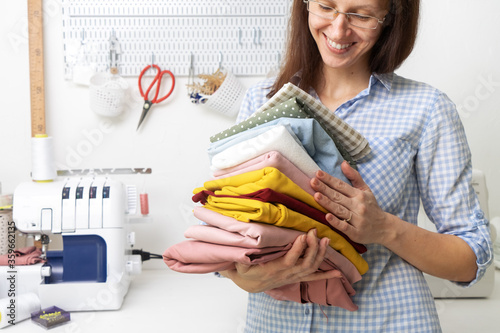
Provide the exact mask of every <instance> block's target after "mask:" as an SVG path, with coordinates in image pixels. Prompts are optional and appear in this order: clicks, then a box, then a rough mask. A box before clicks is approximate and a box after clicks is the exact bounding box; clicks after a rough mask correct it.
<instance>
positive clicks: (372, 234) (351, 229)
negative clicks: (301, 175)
mask: <svg viewBox="0 0 500 333" xmlns="http://www.w3.org/2000/svg"><path fill="white" fill-rule="evenodd" d="M341 168H342V172H343V173H344V175H345V176H346V177H347V179H349V180H350V181H351V183H352V186H351V185H349V184H347V183H345V182H343V181H341V180H340V179H338V178H335V177H333V176H331V175H329V174H327V173H326V172H323V171H318V172H317V173H316V177H315V178H313V179H312V180H311V186H312V188H313V189H314V190H315V191H317V193H316V194H315V195H314V198H315V199H316V201H317V202H318V203H319V204H320V205H321V206H323V207H324V208H325V209H327V210H328V211H329V212H330V213H328V214H327V215H326V219H327V221H328V222H329V223H330V224H331V225H332V227H334V228H336V229H338V230H340V231H342V232H343V233H345V234H346V235H347V236H348V237H349V238H350V239H352V240H353V241H355V242H358V243H362V244H371V243H378V244H384V242H385V240H386V239H387V238H388V237H389V232H390V230H391V228H389V223H390V220H391V215H389V214H387V213H385V212H384V211H383V210H382V209H381V208H380V206H379V205H378V203H377V200H376V199H375V196H374V195H373V193H372V192H371V190H370V188H369V187H368V185H366V183H365V182H364V181H363V179H362V178H361V175H360V174H359V173H358V172H357V171H356V170H354V169H353V168H352V167H351V166H350V165H349V163H347V162H343V163H342V166H341Z"/></svg>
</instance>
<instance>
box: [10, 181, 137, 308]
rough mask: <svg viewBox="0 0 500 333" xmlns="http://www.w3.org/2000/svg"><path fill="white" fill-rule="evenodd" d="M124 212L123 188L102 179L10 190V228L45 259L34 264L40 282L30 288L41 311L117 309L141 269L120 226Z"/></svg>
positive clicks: (123, 224) (130, 235)
mask: <svg viewBox="0 0 500 333" xmlns="http://www.w3.org/2000/svg"><path fill="white" fill-rule="evenodd" d="M126 214H127V192H126V190H125V186H124V185H123V184H122V183H121V182H119V181H115V180H112V179H109V178H107V177H83V178H80V177H74V178H67V179H65V180H57V181H54V182H48V183H37V182H27V183H22V184H20V185H19V186H18V187H17V188H16V190H15V192H14V210H13V220H14V222H15V224H16V227H17V229H19V230H20V231H22V232H24V233H26V234H28V235H33V236H34V237H35V238H36V239H39V240H40V241H41V243H42V256H43V257H46V259H47V262H46V263H45V264H44V265H42V264H38V265H39V266H40V275H41V277H42V278H41V283H40V284H39V285H38V286H36V287H37V289H36V290H34V292H35V293H38V295H39V298H40V302H41V306H42V308H44V307H49V306H53V305H55V306H58V307H60V308H62V309H64V310H66V311H95V310H114V309H119V308H120V307H121V305H122V302H123V298H124V296H125V295H126V293H127V291H128V287H129V284H130V281H131V276H130V275H131V274H134V273H139V272H140V270H141V260H140V256H132V255H131V252H132V251H131V248H132V246H133V245H134V237H133V233H129V232H128V230H127V228H126ZM16 269H17V270H18V271H21V270H22V269H23V267H22V266H18V267H16ZM26 269H27V268H26ZM30 269H32V268H30ZM19 282H20V283H22V281H19Z"/></svg>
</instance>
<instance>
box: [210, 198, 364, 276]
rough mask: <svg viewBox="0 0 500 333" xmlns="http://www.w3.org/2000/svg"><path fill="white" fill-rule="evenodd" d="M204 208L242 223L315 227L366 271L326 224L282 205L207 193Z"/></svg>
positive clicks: (361, 271) (356, 255)
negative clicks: (208, 194)
mask: <svg viewBox="0 0 500 333" xmlns="http://www.w3.org/2000/svg"><path fill="white" fill-rule="evenodd" d="M205 208H207V209H210V210H212V211H214V212H217V213H219V214H222V215H225V216H230V217H232V218H235V219H236V220H238V221H242V222H262V223H267V224H272V225H275V226H278V227H284V228H289V229H295V230H300V231H304V232H307V231H309V230H310V229H312V228H316V230H317V232H318V237H320V238H323V237H328V238H329V239H330V246H331V247H332V248H334V249H335V250H337V251H339V252H340V253H341V254H342V255H344V256H345V257H346V258H347V259H348V260H349V261H350V262H352V263H353V265H354V266H355V267H356V268H357V270H358V271H359V273H360V274H364V273H366V271H367V270H368V263H367V262H366V261H365V260H364V259H363V257H362V256H361V255H360V254H359V253H358V251H356V249H355V248H354V247H353V246H352V245H351V244H349V242H348V241H347V240H346V239H345V238H344V237H342V236H340V235H339V234H338V233H336V232H335V231H333V230H332V229H330V228H329V227H328V226H326V225H324V224H322V223H320V222H318V221H316V220H314V219H311V218H310V217H307V216H305V215H303V214H300V213H298V212H296V211H294V210H292V209H289V208H288V207H286V206H284V205H282V204H279V203H269V202H262V201H259V200H253V199H247V198H235V197H214V196H211V195H210V196H208V198H207V203H206V204H205Z"/></svg>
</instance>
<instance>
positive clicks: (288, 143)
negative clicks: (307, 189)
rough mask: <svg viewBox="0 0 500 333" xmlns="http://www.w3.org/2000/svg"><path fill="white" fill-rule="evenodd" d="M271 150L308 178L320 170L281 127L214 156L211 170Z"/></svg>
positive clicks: (278, 126)
mask: <svg viewBox="0 0 500 333" xmlns="http://www.w3.org/2000/svg"><path fill="white" fill-rule="evenodd" d="M273 150H275V151H278V152H279V153H281V155H283V156H284V157H285V158H286V159H288V160H289V161H290V162H292V163H293V164H294V165H295V166H296V167H297V168H298V169H299V170H301V171H302V172H303V173H305V174H306V175H307V176H308V177H311V178H313V177H314V174H315V173H316V171H318V170H319V169H320V168H319V166H318V165H317V164H316V162H314V160H313V159H312V158H311V156H309V154H308V153H307V152H306V150H305V149H304V147H302V145H301V144H300V141H299V140H298V139H297V138H296V137H294V136H293V134H292V133H290V132H289V131H288V130H287V129H286V127H285V126H283V125H277V126H272V127H270V128H269V130H267V131H265V132H263V133H261V134H259V135H257V136H255V137H253V138H251V139H248V140H245V141H242V142H240V143H237V144H235V145H233V146H231V147H229V148H227V149H225V150H223V151H222V152H220V153H218V154H216V155H214V156H213V158H212V164H211V168H212V170H220V169H225V168H230V167H233V166H235V165H238V164H241V163H243V162H245V161H248V160H250V159H252V158H255V157H257V156H259V155H262V154H264V153H267V152H270V151H273Z"/></svg>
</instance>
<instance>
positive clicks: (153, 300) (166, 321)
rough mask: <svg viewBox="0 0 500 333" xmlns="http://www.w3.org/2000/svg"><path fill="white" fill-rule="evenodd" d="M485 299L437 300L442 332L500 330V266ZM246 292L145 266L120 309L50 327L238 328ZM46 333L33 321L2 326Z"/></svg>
mask: <svg viewBox="0 0 500 333" xmlns="http://www.w3.org/2000/svg"><path fill="white" fill-rule="evenodd" d="M495 274H496V276H495V278H496V281H495V290H494V292H493V295H492V296H491V297H490V298H487V299H445V300H437V301H436V306H437V309H438V312H439V316H440V318H441V324H442V328H443V332H445V333H461V332H464V333H470V332H482V333H490V332H491V333H493V332H500V271H498V270H497V271H496V272H495ZM246 299H247V294H246V293H245V292H243V291H242V290H240V289H239V288H237V287H236V286H235V285H233V283H232V282H231V281H229V280H227V279H218V278H214V277H213V276H212V275H211V274H207V275H190V274H180V273H175V272H172V271H170V270H168V269H165V270H144V271H143V272H142V274H141V275H139V276H136V277H135V278H134V280H133V282H132V284H131V286H130V289H129V292H128V294H127V296H126V298H125V300H124V303H123V305H122V308H121V309H120V310H117V311H102V312H73V313H71V322H70V323H68V324H66V325H63V326H59V327H56V328H53V329H51V330H49V331H48V332H51V333H62V332H72V333H73V332H74V333H80V332H81V333H85V332H92V333H99V332H106V333H108V332H126V333H128V332H145V333H146V332H147V333H150V332H153V333H154V332H172V333H179V332H180V333H191V332H193V333H194V332H197V333H198V332H203V333H211V332H214V333H226V332H227V333H238V332H243V329H244V326H245V311H246ZM4 331H5V332H7V333H14V332H23V333H24V332H29V333H31V332H33V333H36V332H47V331H46V330H45V329H44V328H42V327H39V326H36V325H35V324H33V323H31V321H30V320H25V321H23V322H21V323H18V324H17V325H15V326H11V327H8V328H6V329H4Z"/></svg>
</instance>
